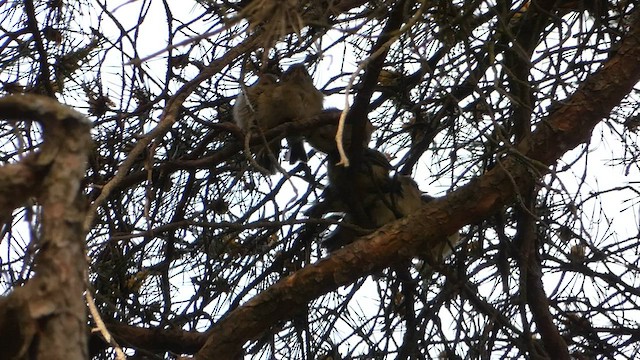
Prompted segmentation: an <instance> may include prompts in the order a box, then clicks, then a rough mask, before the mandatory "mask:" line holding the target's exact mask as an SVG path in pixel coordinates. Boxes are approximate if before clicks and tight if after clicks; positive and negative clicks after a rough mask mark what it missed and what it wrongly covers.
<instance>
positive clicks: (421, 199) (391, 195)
mask: <svg viewBox="0 0 640 360" xmlns="http://www.w3.org/2000/svg"><path fill="white" fill-rule="evenodd" d="M390 184H391V186H389V187H387V188H386V190H384V191H382V192H372V193H369V194H367V195H366V196H364V197H362V208H363V209H364V211H365V214H366V216H367V219H368V224H371V225H372V226H373V229H377V228H379V227H381V226H383V225H386V224H388V223H390V222H392V221H395V220H397V219H400V218H403V217H405V216H408V215H410V214H411V213H413V212H415V211H417V210H418V209H420V208H421V207H422V206H424V205H425V204H426V203H427V202H429V201H431V200H433V198H432V197H430V196H429V195H425V194H423V193H422V192H421V191H420V189H419V188H418V184H416V182H415V181H414V180H413V179H412V178H411V177H410V176H404V175H398V176H395V177H394V178H393V179H391V182H390ZM342 221H343V222H344V223H345V224H353V225H356V226H358V227H367V224H363V223H361V222H360V221H358V220H357V219H356V218H355V217H354V216H353V215H352V214H351V213H350V212H349V211H346V212H345V216H344V218H343V220H342ZM363 234H364V233H363V232H361V231H357V230H355V229H353V228H349V227H347V226H341V225H338V227H337V228H336V230H334V231H333V232H331V233H330V234H329V235H327V236H326V237H325V238H324V239H323V240H322V246H323V247H325V248H326V249H327V250H329V252H331V251H334V250H337V249H339V248H340V247H342V246H345V245H347V244H350V243H351V242H353V241H354V240H355V239H356V238H357V237H358V236H362V235H363ZM447 240H448V241H447V242H442V243H439V244H440V246H437V247H434V248H431V249H429V250H428V253H425V254H422V256H427V257H428V258H430V259H442V258H444V257H446V256H447V255H449V254H450V253H451V251H452V249H453V246H455V245H456V244H457V243H458V242H459V240H460V235H459V233H458V232H456V233H454V234H452V235H449V236H448V237H447Z"/></svg>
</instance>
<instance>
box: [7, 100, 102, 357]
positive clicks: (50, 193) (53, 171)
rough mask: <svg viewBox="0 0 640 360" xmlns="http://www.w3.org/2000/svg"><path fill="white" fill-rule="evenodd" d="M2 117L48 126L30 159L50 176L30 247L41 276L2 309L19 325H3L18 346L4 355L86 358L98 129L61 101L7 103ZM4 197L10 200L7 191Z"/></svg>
mask: <svg viewBox="0 0 640 360" xmlns="http://www.w3.org/2000/svg"><path fill="white" fill-rule="evenodd" d="M0 116H2V117H3V118H5V119H12V120H17V119H22V120H25V119H33V120H36V121H38V122H39V123H40V124H41V125H42V127H43V133H44V141H43V144H42V146H41V147H40V150H39V151H38V153H37V154H35V155H32V156H31V157H29V158H28V159H29V163H30V164H31V165H33V164H35V165H36V166H37V167H38V168H39V169H40V168H42V169H46V171H45V172H44V177H43V179H42V180H41V188H40V189H37V191H35V193H36V194H37V195H38V196H37V201H38V203H39V204H40V205H41V216H42V227H41V234H40V236H39V237H38V238H34V239H32V241H33V243H32V244H31V245H30V246H31V247H32V248H35V249H38V252H37V256H36V258H35V269H36V274H35V276H34V277H33V278H32V279H30V280H29V281H28V282H27V284H26V285H25V286H23V287H21V288H18V289H16V290H15V291H14V292H13V293H12V294H11V295H10V296H9V297H7V298H6V299H3V301H2V303H1V304H0V314H8V313H11V314H12V318H15V319H14V320H15V321H4V322H2V323H0V326H1V327H2V328H0V334H5V335H9V334H10V335H11V336H12V339H13V340H12V341H15V343H13V344H12V348H11V351H12V354H3V355H9V357H10V358H13V357H15V358H26V357H27V356H29V358H42V359H45V358H58V359H62V358H64V359H86V358H87V356H88V354H87V346H86V345H87V342H86V324H87V321H86V312H85V303H84V300H83V297H82V293H83V291H84V289H85V276H86V273H87V264H86V262H85V261H84V258H85V247H84V240H85V233H84V232H83V231H82V221H83V219H84V216H85V213H84V210H85V206H84V202H83V199H82V194H81V188H80V181H81V179H82V178H83V176H84V172H85V169H86V163H87V154H88V153H89V149H90V147H91V136H90V134H89V130H90V123H89V122H88V121H87V120H86V119H85V118H84V117H83V116H82V115H81V114H79V113H77V112H76V111H74V110H72V109H70V108H68V107H66V106H63V105H61V104H59V103H58V102H56V101H55V100H52V99H50V98H46V97H43V96H35V95H22V96H9V97H6V98H3V99H0ZM3 171H6V168H5V169H3ZM36 183H37V182H36ZM32 191H33V190H32ZM1 193H2V194H6V189H5V190H3V191H2V192H1ZM23 196H24V194H23ZM16 323H17V324H19V325H18V326H17V327H18V328H19V330H20V331H19V332H18V333H16V332H15V331H14V330H15V327H16ZM3 337H4V336H3Z"/></svg>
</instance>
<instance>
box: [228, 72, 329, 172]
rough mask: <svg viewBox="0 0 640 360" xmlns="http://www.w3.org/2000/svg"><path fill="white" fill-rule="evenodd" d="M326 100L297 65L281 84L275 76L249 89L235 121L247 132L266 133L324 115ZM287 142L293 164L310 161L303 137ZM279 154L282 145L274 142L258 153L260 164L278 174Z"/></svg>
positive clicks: (241, 99)
mask: <svg viewBox="0 0 640 360" xmlns="http://www.w3.org/2000/svg"><path fill="white" fill-rule="evenodd" d="M323 98H324V96H323V95H322V92H320V90H318V89H316V88H315V86H314V85H313V79H312V78H311V76H310V75H309V73H308V72H307V69H306V68H305V66H304V65H303V64H296V65H292V66H290V67H289V69H287V71H286V72H285V73H284V74H283V75H282V78H281V79H280V81H279V82H278V81H277V78H276V77H275V76H274V75H263V76H261V77H260V79H259V80H258V82H257V83H256V84H255V85H253V86H251V87H249V88H247V89H246V94H245V93H240V95H238V98H237V99H236V104H235V106H234V110H233V114H234V119H235V121H236V123H237V124H238V126H240V127H241V128H243V129H245V130H247V129H248V128H249V127H251V126H256V127H257V128H258V129H260V130H261V131H263V132H264V131H267V130H269V129H272V128H274V127H276V126H278V125H282V124H284V123H287V122H291V121H296V120H304V119H307V118H309V117H312V116H315V115H318V114H320V113H321V112H322V102H323ZM287 141H288V143H289V147H290V148H291V154H290V161H291V163H294V162H295V161H298V160H306V151H305V150H304V146H303V144H302V137H301V136H289V137H287ZM279 153H280V142H279V141H274V142H272V143H270V144H269V146H268V148H267V149H262V150H260V151H258V154H257V162H258V164H259V165H261V166H262V167H264V168H265V169H267V170H269V171H270V172H271V173H272V174H274V173H275V172H276V168H277V166H276V163H275V162H274V161H273V160H274V159H277V158H278V155H279Z"/></svg>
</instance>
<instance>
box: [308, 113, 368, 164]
mask: <svg viewBox="0 0 640 360" xmlns="http://www.w3.org/2000/svg"><path fill="white" fill-rule="evenodd" d="M325 111H327V110H325ZM332 111H333V112H334V113H335V115H336V117H335V123H332V124H327V125H322V126H320V127H318V128H317V129H313V131H311V132H310V133H309V134H308V135H307V142H308V143H309V145H311V146H312V147H313V148H314V149H316V150H318V151H320V152H323V153H325V154H336V153H337V152H338V147H337V144H336V133H337V132H338V120H339V119H340V113H341V112H342V111H341V110H338V109H333V110H332ZM351 128H352V125H351V124H349V123H347V124H345V126H344V133H343V136H342V141H343V145H344V148H345V149H346V150H347V151H348V150H349V149H350V148H351V136H352V130H351ZM373 130H375V127H374V126H373V124H372V123H371V121H369V119H367V123H366V124H365V134H364V138H363V139H362V144H361V146H362V147H363V148H366V147H367V145H369V141H371V134H372V133H373Z"/></svg>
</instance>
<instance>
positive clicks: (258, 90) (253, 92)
mask: <svg viewBox="0 0 640 360" xmlns="http://www.w3.org/2000/svg"><path fill="white" fill-rule="evenodd" d="M277 84H278V77H277V76H276V75H274V74H263V75H261V76H260V77H259V78H258V81H257V82H256V83H255V84H253V85H251V86H249V87H247V88H246V89H245V90H244V91H241V92H240V93H239V94H238V96H237V97H236V102H235V104H234V105H233V120H234V121H235V123H236V125H238V127H240V128H241V129H243V130H244V131H246V132H248V133H249V132H251V131H259V132H265V131H267V130H269V129H271V128H273V127H275V126H278V125H280V123H278V122H276V121H272V120H275V119H271V118H265V117H264V116H263V115H262V113H263V112H264V109H262V108H263V107H265V106H267V107H268V106H270V102H269V98H270V93H271V92H272V91H273V89H274V88H275V87H276V86H277ZM279 152H280V143H279V141H278V142H273V143H272V144H269V145H268V146H267V147H266V148H261V149H260V150H258V153H257V154H256V161H257V163H258V165H260V166H261V167H262V168H264V169H267V170H268V172H269V173H270V174H275V172H276V164H275V162H274V161H273V159H272V157H274V156H277V154H278V153H279ZM274 154H275V155H274Z"/></svg>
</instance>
